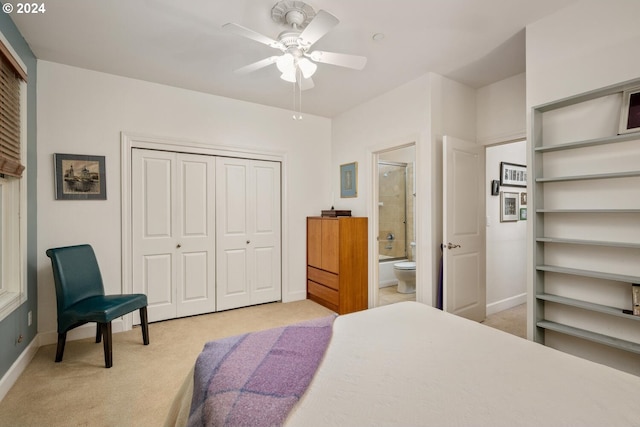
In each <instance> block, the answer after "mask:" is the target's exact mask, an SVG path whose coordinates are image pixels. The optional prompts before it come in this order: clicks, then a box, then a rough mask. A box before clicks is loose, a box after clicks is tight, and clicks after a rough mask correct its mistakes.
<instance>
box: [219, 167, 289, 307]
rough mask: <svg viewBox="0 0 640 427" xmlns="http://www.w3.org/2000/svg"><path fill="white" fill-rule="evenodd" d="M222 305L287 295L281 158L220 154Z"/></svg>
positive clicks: (220, 270)
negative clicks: (284, 281) (283, 255)
mask: <svg viewBox="0 0 640 427" xmlns="http://www.w3.org/2000/svg"><path fill="white" fill-rule="evenodd" d="M216 162H217V163H216V174H217V176H216V197H217V203H216V216H217V223H216V229H217V233H216V234H217V264H216V274H217V286H216V294H217V307H218V310H226V309H231V308H236V307H243V306H247V305H252V304H261V303H265V302H272V301H278V300H280V299H281V298H282V286H281V283H282V280H281V277H282V272H281V236H280V234H281V224H280V222H281V220H280V213H281V208H280V163H278V162H268V161H258V160H247V159H234V158H225V157H219V158H217V159H216Z"/></svg>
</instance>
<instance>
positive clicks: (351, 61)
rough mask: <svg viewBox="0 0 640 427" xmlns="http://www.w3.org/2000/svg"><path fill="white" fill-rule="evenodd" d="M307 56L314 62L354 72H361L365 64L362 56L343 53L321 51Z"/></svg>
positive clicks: (365, 59)
mask: <svg viewBox="0 0 640 427" xmlns="http://www.w3.org/2000/svg"><path fill="white" fill-rule="evenodd" d="M307 56H308V57H309V58H311V59H312V60H314V61H316V62H321V63H323V64H331V65H338V66H340V67H347V68H353V69H354V70H362V69H363V68H364V66H365V65H366V64H367V58H365V57H364V56H357V55H347V54H345V53H335V52H324V51H322V50H315V51H313V52H311V53H310V54H308V55H307Z"/></svg>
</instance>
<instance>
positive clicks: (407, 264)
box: [393, 242, 416, 294]
mask: <svg viewBox="0 0 640 427" xmlns="http://www.w3.org/2000/svg"><path fill="white" fill-rule="evenodd" d="M415 246H416V244H415V242H411V258H412V259H415V258H414V254H413V252H414V248H415ZM393 274H395V276H396V279H398V292H399V293H401V294H411V293H414V292H415V291H416V262H415V261H404V262H397V263H395V264H393Z"/></svg>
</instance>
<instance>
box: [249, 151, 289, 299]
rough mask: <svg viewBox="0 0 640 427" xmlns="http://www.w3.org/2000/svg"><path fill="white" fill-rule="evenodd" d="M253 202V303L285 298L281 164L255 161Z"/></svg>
mask: <svg viewBox="0 0 640 427" xmlns="http://www.w3.org/2000/svg"><path fill="white" fill-rule="evenodd" d="M250 176H251V177H252V180H253V183H254V185H253V189H252V190H251V192H250V194H251V195H252V196H253V203H251V204H250V206H249V209H248V212H249V215H251V216H250V217H251V218H253V224H254V225H253V227H252V228H253V236H252V237H251V242H252V243H251V245H250V246H249V248H250V250H251V251H252V252H253V254H252V256H253V270H252V272H251V273H252V275H253V279H252V281H251V282H252V284H253V286H252V289H251V303H252V304H261V303H265V302H271V301H279V300H280V299H282V273H281V245H280V240H281V237H280V236H281V221H280V217H281V208H280V163H277V162H265V161H257V160H253V161H251V164H250Z"/></svg>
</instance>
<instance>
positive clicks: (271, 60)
mask: <svg viewBox="0 0 640 427" xmlns="http://www.w3.org/2000/svg"><path fill="white" fill-rule="evenodd" d="M278 58H280V57H279V56H270V57H269V58H265V59H262V60H260V61H257V62H254V63H253V64H249V65H245V66H244V67H241V68H238V69H237V70H234V71H233V72H234V73H236V74H249V73H251V72H253V71H256V70H259V69H260V68H264V67H266V66H269V65H271V64H275V63H276V61H277V60H278Z"/></svg>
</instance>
